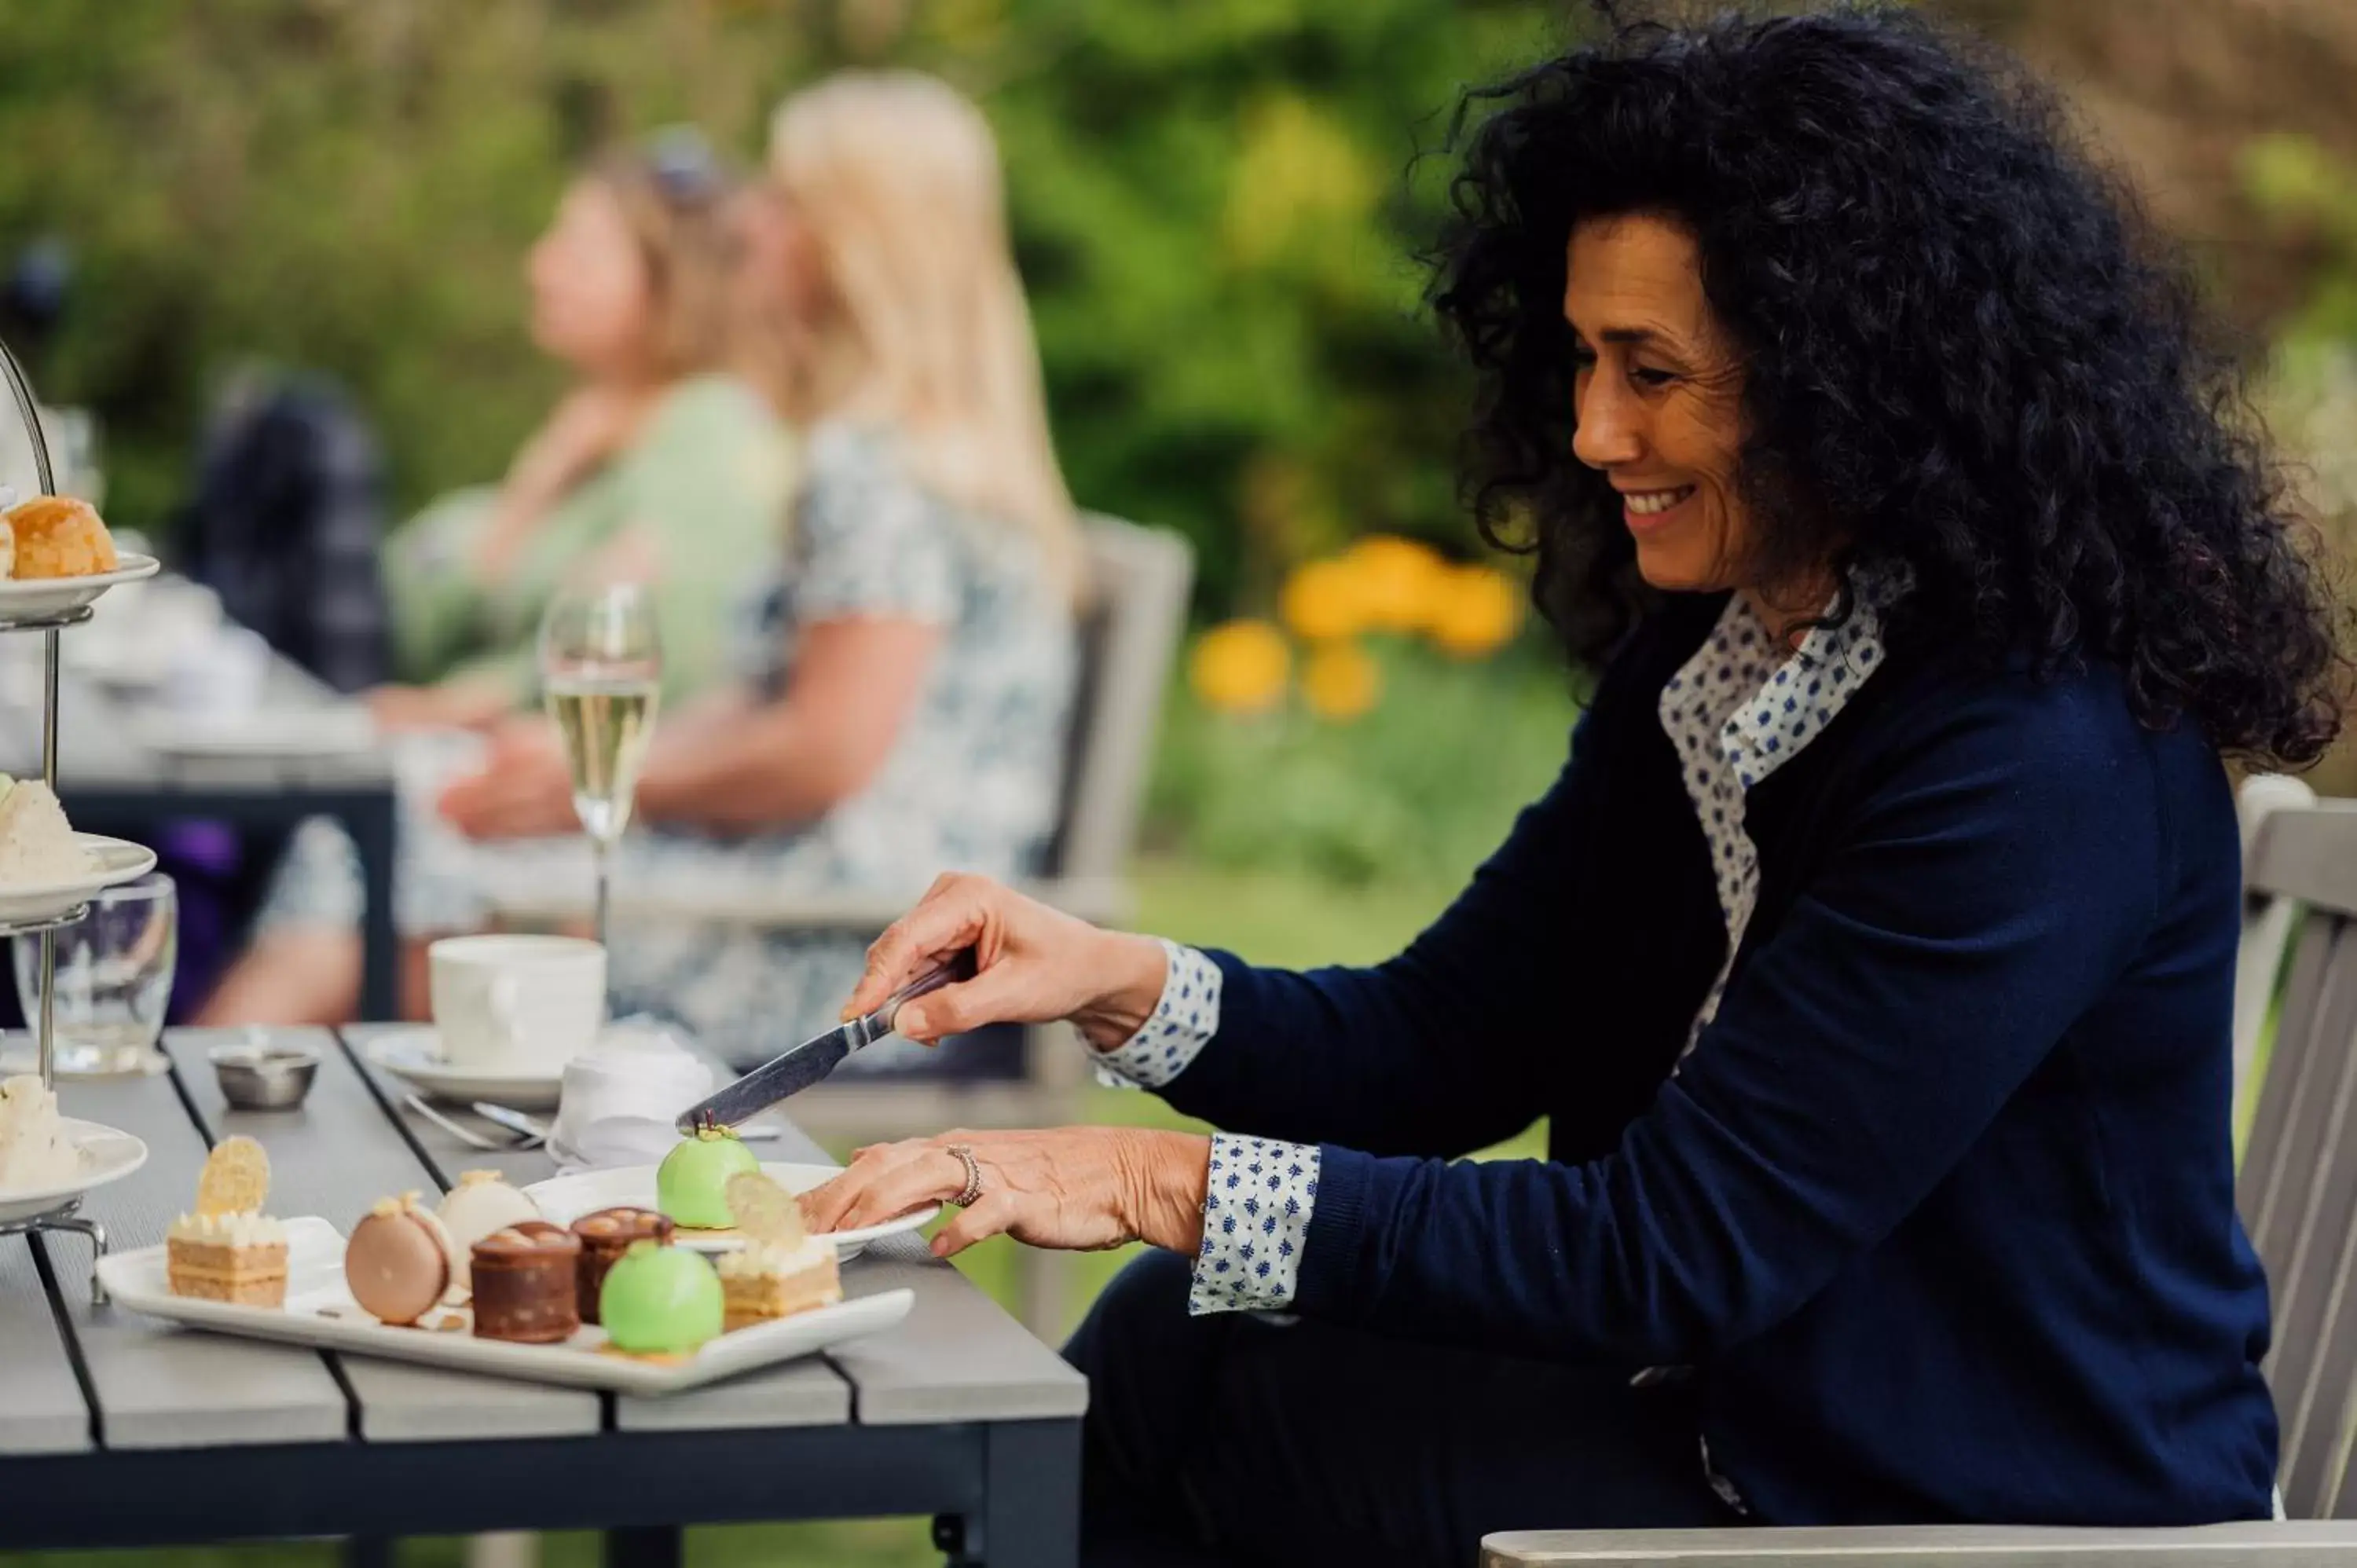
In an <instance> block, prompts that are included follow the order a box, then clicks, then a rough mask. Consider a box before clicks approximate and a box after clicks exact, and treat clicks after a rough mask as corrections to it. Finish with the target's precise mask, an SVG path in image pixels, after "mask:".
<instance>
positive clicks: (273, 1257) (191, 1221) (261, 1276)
mask: <svg viewBox="0 0 2357 1568" xmlns="http://www.w3.org/2000/svg"><path fill="white" fill-rule="evenodd" d="M164 1268H165V1274H166V1277H167V1283H168V1284H169V1286H170V1288H171V1292H172V1294H174V1295H185V1296H189V1297H192V1298H194V1299H195V1300H198V1301H226V1302H234V1303H236V1304H237V1305H240V1306H284V1305H285V1304H286V1227H285V1226H284V1225H282V1224H280V1223H279V1222H278V1221H277V1220H275V1219H272V1218H271V1217H270V1216H268V1215H266V1214H183V1215H181V1216H180V1217H179V1218H178V1219H175V1220H173V1221H172V1225H171V1229H170V1230H167V1231H166V1232H165V1233H164Z"/></svg>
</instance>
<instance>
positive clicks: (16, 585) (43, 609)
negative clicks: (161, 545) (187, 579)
mask: <svg viewBox="0 0 2357 1568" xmlns="http://www.w3.org/2000/svg"><path fill="white" fill-rule="evenodd" d="M115 559H116V561H117V562H118V563H119V564H118V565H116V567H115V568H114V570H113V571H112V572H99V573H96V574H93V575H91V576H88V577H23V578H19V577H0V624H5V622H8V621H12V620H48V619H49V618H52V617H54V616H61V615H66V614H69V613H70V612H71V611H74V610H78V609H80V608H81V607H82V606H84V605H86V604H88V603H90V602H91V600H92V599H94V598H96V597H98V596H99V595H101V594H102V593H104V592H106V590H107V589H109V588H112V587H113V586H114V585H116V584H118V583H135V582H137V581H139V579H140V578H142V577H152V576H154V575H156V557H154V556H153V555H135V554H133V553H130V552H129V551H127V550H121V551H117V552H115Z"/></svg>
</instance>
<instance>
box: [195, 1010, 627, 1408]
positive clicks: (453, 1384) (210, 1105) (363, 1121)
mask: <svg viewBox="0 0 2357 1568" xmlns="http://www.w3.org/2000/svg"><path fill="white" fill-rule="evenodd" d="M245 1035H246V1031H244V1030H221V1031H213V1030H200V1029H175V1030H171V1031H169V1032H167V1034H166V1036H165V1037H164V1048H165V1050H166V1052H167V1054H168V1055H169V1056H170V1057H171V1058H172V1061H173V1065H174V1066H175V1067H176V1068H177V1069H178V1071H179V1075H180V1081H181V1083H182V1084H183V1085H184V1086H185V1087H186V1089H187V1091H188V1099H189V1101H190V1102H191V1103H192V1104H194V1106H195V1107H196V1111H197V1114H198V1115H199V1117H200V1118H201V1119H202V1120H203V1122H204V1123H205V1126H206V1128H207V1129H208V1131H209V1132H210V1133H211V1134H212V1136H213V1137H214V1138H215V1140H216V1141H218V1140H219V1139H221V1138H225V1137H228V1136H230V1135H231V1134H233V1133H245V1134H247V1135H248V1136H250V1137H252V1138H253V1139H254V1140H255V1141H256V1142H258V1143H260V1144H262V1146H263V1147H264V1149H265V1150H266V1151H268V1153H269V1155H270V1168H271V1209H272V1212H274V1213H276V1214H278V1215H280V1216H282V1217H291V1216H294V1215H297V1214H317V1215H318V1216H320V1217H321V1218H322V1219H326V1220H327V1221H328V1223H330V1224H332V1225H334V1226H335V1227H336V1229H337V1230H340V1231H343V1232H344V1233H345V1234H347V1235H350V1233H351V1228H352V1225H353V1224H354V1222H355V1221H357V1220H358V1219H360V1217H361V1215H363V1214H365V1213H367V1212H368V1208H369V1206H370V1205H371V1204H372V1203H374V1202H375V1201H376V1200H377V1199H379V1198H381V1197H393V1196H397V1195H399V1194H401V1193H403V1192H408V1191H416V1192H419V1193H421V1194H422V1195H423V1196H424V1197H425V1199H426V1200H427V1201H429V1202H431V1201H432V1200H433V1199H434V1197H436V1194H437V1193H438V1191H439V1189H440V1184H439V1183H438V1182H437V1181H436V1177H435V1174H434V1173H433V1172H432V1171H430V1170H428V1169H427V1168H426V1167H425V1165H422V1164H420V1163H419V1161H418V1158H417V1155H415V1153H414V1151H412V1150H411V1148H410V1146H409V1145H408V1144H406V1143H404V1141H403V1140H402V1137H401V1134H400V1133H399V1131H398V1130H397V1129H396V1128H394V1127H393V1125H392V1124H391V1123H390V1122H387V1121H386V1119H385V1115H384V1112H383V1111H382V1108H381V1107H380V1106H379V1105H378V1104H377V1102H376V1099H375V1096H374V1095H372V1094H371V1092H370V1090H369V1088H368V1085H367V1084H366V1083H365V1082H364V1081H363V1080H362V1079H361V1075H360V1071H359V1069H356V1068H355V1067H353V1065H352V1063H351V1061H350V1058H347V1057H346V1056H345V1055H344V1053H343V1051H342V1050H341V1049H340V1048H339V1047H338V1046H337V1043H336V1039H335V1036H333V1035H331V1034H329V1033H328V1031H327V1030H324V1029H316V1030H308V1029H307V1030H272V1031H270V1036H271V1038H273V1039H274V1040H286V1041H289V1042H292V1043H296V1044H300V1045H305V1046H309V1047H314V1048H316V1049H317V1050H318V1052H319V1053H320V1062H319V1071H318V1076H317V1079H314V1080H313V1082H312V1085H311V1092H310V1094H309V1095H308V1097H307V1098H306V1100H305V1101H304V1102H303V1104H302V1105H300V1106H299V1107H296V1109H294V1110H291V1111H233V1110H231V1108H230V1107H229V1105H228V1103H227V1102H226V1101H224V1100H223V1099H222V1097H221V1087H220V1083H219V1081H218V1080H217V1079H216V1078H215V1076H214V1073H213V1069H212V1065H211V1063H210V1061H209V1060H208V1059H207V1056H206V1053H207V1052H208V1051H209V1050H210V1048H211V1047H214V1046H216V1045H221V1044H224V1043H230V1042H233V1041H237V1040H241V1039H242V1038H243V1037H245ZM333 1359H334V1360H335V1361H336V1362H337V1363H338V1365H339V1367H340V1368H341V1369H342V1372H343V1375H344V1380H345V1382H346V1383H347V1384H348V1385H350V1389H351V1391H352V1393H353V1396H354V1397H355V1398H356V1399H357V1400H358V1401H359V1405H360V1428H359V1431H360V1434H361V1436H362V1437H363V1438H366V1439H368V1440H369V1441H371V1442H378V1443H387V1442H432V1441H452V1442H456V1441H461V1440H464V1439H468V1438H477V1437H561V1436H570V1435H576V1434H584V1433H592V1432H596V1431H597V1430H598V1428H599V1427H600V1426H601V1425H602V1424H603V1420H604V1412H603V1409H602V1407H601V1405H600V1402H599V1401H598V1398H597V1395H596V1394H595V1393H592V1392H589V1391H586V1390H581V1389H562V1388H555V1387H552V1386H549V1385H545V1384H536V1383H525V1382H517V1381H513V1380H507V1379H500V1378H484V1377H476V1376H472V1375H469V1374H467V1373H463V1372H455V1371H447V1370H444V1369H439V1368H433V1367H413V1366H405V1365H404V1364H402V1363H400V1362H398V1361H382V1360H376V1359H372V1358H370V1357H366V1356H338V1357H335V1358H333Z"/></svg>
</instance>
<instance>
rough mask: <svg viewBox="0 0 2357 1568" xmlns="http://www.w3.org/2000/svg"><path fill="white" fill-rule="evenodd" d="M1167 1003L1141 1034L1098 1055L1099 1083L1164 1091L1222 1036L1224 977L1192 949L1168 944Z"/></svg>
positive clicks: (1164, 998)
mask: <svg viewBox="0 0 2357 1568" xmlns="http://www.w3.org/2000/svg"><path fill="white" fill-rule="evenodd" d="M1162 954H1163V960H1164V963H1165V965H1166V967H1165V968H1164V970H1163V980H1162V998H1161V1000H1160V1001H1158V1002H1157V1003H1156V1004H1154V1013H1153V1015H1152V1016H1150V1017H1148V1018H1147V1019H1146V1024H1145V1026H1144V1027H1142V1028H1140V1029H1139V1030H1138V1031H1137V1033H1135V1035H1132V1036H1130V1037H1129V1038H1128V1039H1126V1040H1124V1041H1123V1042H1122V1043H1121V1044H1120V1045H1118V1046H1115V1047H1114V1048H1113V1049H1112V1050H1109V1051H1103V1052H1100V1053H1098V1055H1097V1058H1096V1069H1097V1079H1098V1081H1100V1082H1102V1083H1104V1084H1107V1085H1110V1086H1112V1087H1114V1088H1126V1089H1160V1088H1161V1087H1162V1086H1163V1085H1164V1084H1166V1083H1168V1082H1169V1081H1170V1080H1171V1079H1174V1078H1177V1077H1178V1076H1179V1074H1180V1073H1182V1072H1185V1071H1186V1070H1187V1066H1188V1064H1189V1063H1190V1062H1192V1061H1193V1060H1194V1059H1195V1058H1196V1056H1197V1054H1198V1053H1200V1051H1201V1050H1202V1048H1203V1047H1205V1046H1207V1045H1210V1044H1211V1036H1214V1035H1216V1034H1218V1033H1219V1032H1220V972H1219V969H1218V968H1217V966H1215V965H1214V964H1213V963H1212V962H1211V960H1210V959H1208V958H1206V957H1204V956H1203V955H1202V954H1201V953H1200V952H1198V951H1196V950H1194V949H1193V948H1189V947H1181V946H1179V944H1178V943H1177V942H1174V941H1168V940H1165V941H1163V943H1162Z"/></svg>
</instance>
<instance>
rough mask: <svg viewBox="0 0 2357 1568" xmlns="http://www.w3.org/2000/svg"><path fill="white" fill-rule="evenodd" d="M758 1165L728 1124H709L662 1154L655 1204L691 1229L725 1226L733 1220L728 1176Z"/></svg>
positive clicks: (720, 1227) (759, 1166)
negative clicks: (719, 1125)
mask: <svg viewBox="0 0 2357 1568" xmlns="http://www.w3.org/2000/svg"><path fill="white" fill-rule="evenodd" d="M760 1168H761V1162H760V1161H759V1160H758V1159H756V1158H755V1157H754V1155H753V1151H752V1150H750V1149H748V1148H747V1147H746V1146H745V1143H744V1140H743V1139H741V1138H739V1137H737V1134H736V1133H732V1132H730V1131H729V1130H728V1129H727V1128H726V1127H707V1128H705V1129H704V1130H703V1131H702V1132H699V1133H696V1135H695V1136H694V1137H693V1138H690V1139H688V1140H687V1141H686V1142H684V1143H683V1144H680V1146H679V1147H678V1148H676V1149H673V1151H672V1152H671V1153H670V1154H668V1155H664V1156H663V1163H662V1165H661V1166H660V1167H659V1168H658V1169H657V1170H656V1171H655V1207H656V1208H660V1209H662V1211H663V1212H664V1213H665V1214H668V1215H670V1216H671V1218H672V1222H673V1224H676V1225H684V1226H686V1227H687V1228H688V1229H689V1230H727V1229H728V1228H729V1227H730V1226H732V1225H734V1224H736V1223H737V1217H736V1216H735V1215H733V1214H731V1213H729V1212H728V1178H729V1177H730V1176H735V1175H736V1174H737V1172H738V1171H758V1170H759V1169H760Z"/></svg>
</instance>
